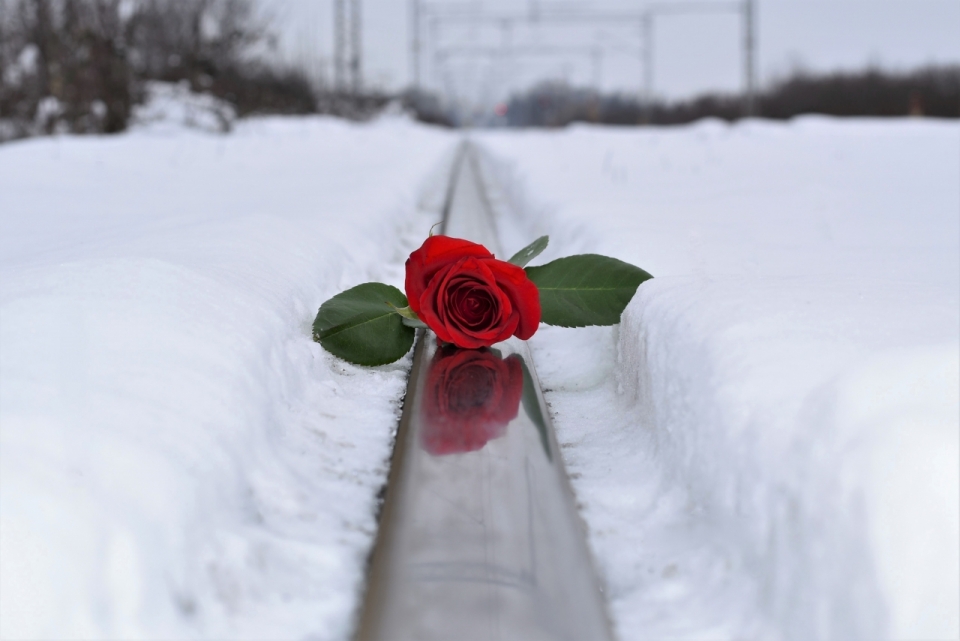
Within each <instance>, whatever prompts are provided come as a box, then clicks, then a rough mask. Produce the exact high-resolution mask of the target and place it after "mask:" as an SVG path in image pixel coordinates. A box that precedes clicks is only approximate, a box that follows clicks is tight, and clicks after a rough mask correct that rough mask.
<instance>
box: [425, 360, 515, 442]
mask: <svg viewBox="0 0 960 641" xmlns="http://www.w3.org/2000/svg"><path fill="white" fill-rule="evenodd" d="M425 392H426V393H425V394H424V396H423V401H422V402H423V405H422V410H421V412H422V418H423V423H424V425H423V431H422V432H421V441H422V445H423V448H424V449H425V450H426V451H427V452H429V453H430V454H433V455H434V456H442V455H445V454H457V453H464V452H474V451H477V450H480V449H482V448H483V447H484V446H485V445H486V444H487V442H488V441H491V440H493V439H495V438H499V437H500V436H503V435H504V433H505V432H506V427H507V424H508V423H510V421H512V420H513V419H514V418H516V416H517V413H518V412H519V409H520V399H521V397H522V396H523V364H522V361H521V359H520V357H519V356H518V355H516V354H512V355H510V356H508V357H507V358H502V357H501V356H500V355H499V353H497V352H496V351H494V350H490V349H459V348H456V347H453V346H445V347H438V348H437V351H436V352H435V353H434V355H433V358H432V359H431V361H430V365H429V370H428V371H427V380H426V390H425Z"/></svg>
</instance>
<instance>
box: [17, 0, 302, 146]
mask: <svg viewBox="0 0 960 641" xmlns="http://www.w3.org/2000/svg"><path fill="white" fill-rule="evenodd" d="M270 38H271V35H270V33H269V30H268V28H267V24H266V23H265V21H263V20H262V19H260V18H259V17H258V15H257V13H256V11H255V6H254V3H253V0H0V140H2V139H3V138H11V137H20V136H26V135H35V134H41V133H51V132H54V131H68V132H75V133H112V132H117V131H122V130H124V129H125V128H126V127H127V124H128V122H129V120H130V117H131V113H132V108H133V106H134V105H135V104H136V103H137V102H139V101H140V100H141V99H142V98H143V87H144V85H145V83H146V82H147V81H151V80H160V81H169V82H181V83H182V82H186V83H188V85H189V86H190V88H191V89H193V90H194V91H197V92H204V93H208V94H211V95H213V96H215V97H217V98H221V99H223V100H226V101H228V102H230V103H232V104H233V105H234V106H235V108H236V111H237V113H238V114H239V115H246V114H251V113H263V112H269V113H310V112H314V111H316V109H317V95H316V91H315V89H314V87H313V86H312V85H311V83H310V82H309V80H308V79H307V77H306V75H305V74H304V73H303V72H301V71H299V70H296V69H283V68H279V67H277V66H276V65H273V64H270V63H268V62H266V61H265V56H263V54H264V52H265V51H266V50H267V45H268V44H269V41H270Z"/></svg>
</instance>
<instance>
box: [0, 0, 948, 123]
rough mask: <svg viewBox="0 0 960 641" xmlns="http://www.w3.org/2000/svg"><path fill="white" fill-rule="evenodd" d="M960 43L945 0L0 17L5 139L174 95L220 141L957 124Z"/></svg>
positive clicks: (60, 3) (156, 5) (305, 5)
mask: <svg viewBox="0 0 960 641" xmlns="http://www.w3.org/2000/svg"><path fill="white" fill-rule="evenodd" d="M958 33H960V2H957V1H956V0H834V1H829V2H828V1H820V0H657V1H651V2H639V1H633V2H623V1H615V0H610V1H606V0H592V1H573V2H571V1H567V0H526V1H519V0H515V1H513V2H505V1H499V2H498V1H495V0H473V1H467V2H463V1H456V0H405V1H401V0H0V140H3V139H13V138H19V137H24V136H30V135H41V134H48V133H53V132H61V131H69V132H76V133H84V132H87V133H111V132H117V131H123V130H124V129H126V128H127V127H129V126H130V124H131V122H132V121H136V120H137V119H138V118H141V119H142V118H149V117H150V110H149V109H147V110H144V109H142V108H141V109H140V111H139V112H138V107H143V106H144V105H146V104H147V103H149V102H150V101H151V100H153V101H154V103H156V102H157V101H159V100H161V99H162V98H163V96H167V97H170V96H173V95H177V96H179V97H180V103H183V101H184V100H185V99H186V100H188V101H189V100H193V104H194V106H195V108H196V109H197V110H198V111H202V112H204V113H205V115H204V116H203V117H204V118H207V119H208V120H210V121H211V122H212V123H213V124H212V126H213V127H216V128H220V129H223V130H225V129H229V127H230V123H231V122H232V121H233V119H234V118H236V117H243V116H246V115H250V114H269V113H286V114H291V113H300V114H306V113H329V114H336V115H341V116H345V117H350V118H355V119H365V118H370V117H372V116H374V115H375V114H377V113H380V112H381V111H383V110H385V109H386V110H389V111H392V112H397V111H404V112H408V113H410V114H412V115H413V116H415V117H416V118H417V119H419V120H422V121H426V122H432V123H436V124H442V125H445V126H491V127H496V126H547V127H555V126H563V125H566V124H569V123H571V122H577V121H583V122H598V123H608V124H620V125H643V124H675V123H685V122H690V121H693V120H696V119H699V118H704V117H718V118H722V119H725V120H735V119H738V118H741V117H744V116H760V117H766V118H790V117H793V116H795V115H798V114H804V113H822V114H830V115H837V116H904V115H914V116H922V115H924V116H936V117H947V118H956V117H958V116H960V37H958V35H957V34H958ZM154 110H155V109H154ZM198 117H199V116H198Z"/></svg>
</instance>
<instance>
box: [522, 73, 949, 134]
mask: <svg viewBox="0 0 960 641" xmlns="http://www.w3.org/2000/svg"><path fill="white" fill-rule="evenodd" d="M756 109H757V114H756V115H758V116H761V117H764V118H774V119H786V118H792V117H794V116H798V115H801V114H811V113H817V114H825V115H832V116H906V115H926V116H935V117H940V118H960V66H949V67H929V68H925V69H920V70H918V71H914V72H911V73H899V74H898V73H890V72H883V71H879V70H868V71H865V72H861V73H835V74H828V75H813V74H808V73H798V74H796V75H794V76H792V77H790V78H787V79H785V80H782V81H780V82H777V83H775V84H774V85H773V86H771V87H770V88H769V89H767V90H766V91H764V92H762V93H760V94H759V95H758V96H757V104H756ZM743 114H744V101H743V97H742V96H739V95H731V94H726V95H724V94H709V95H705V96H700V97H697V98H694V99H692V100H685V101H678V102H670V103H668V102H660V101H658V102H655V103H653V104H651V105H646V106H643V105H641V104H640V102H639V101H638V100H637V99H636V98H634V97H630V96H625V95H602V94H598V93H596V92H594V91H589V90H584V89H576V88H572V87H569V86H567V85H564V84H560V83H545V84H541V85H538V86H536V87H534V88H533V89H532V90H530V91H528V92H526V93H523V94H520V95H517V96H514V97H513V98H511V100H510V102H509V105H508V109H507V115H506V119H507V123H508V124H509V125H512V126H519V127H531V126H533V127H559V126H563V125H566V124H569V123H571V122H597V123H604V124H617V125H627V124H638V123H650V124H661V125H667V124H682V123H687V122H693V121H695V120H699V119H701V118H708V117H712V118H721V119H723V120H728V121H732V120H736V119H738V118H741V117H743Z"/></svg>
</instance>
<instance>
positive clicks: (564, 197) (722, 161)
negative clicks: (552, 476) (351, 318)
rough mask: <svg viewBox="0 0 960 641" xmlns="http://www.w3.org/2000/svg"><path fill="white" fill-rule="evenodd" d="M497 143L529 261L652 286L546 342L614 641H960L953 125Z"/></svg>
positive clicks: (507, 238)
mask: <svg viewBox="0 0 960 641" xmlns="http://www.w3.org/2000/svg"><path fill="white" fill-rule="evenodd" d="M477 139H478V141H479V142H480V144H481V146H482V148H484V149H485V150H486V151H487V153H488V155H487V160H486V162H485V167H486V170H487V174H488V178H489V177H495V178H496V179H497V180H498V181H499V182H500V183H501V184H502V186H503V188H502V189H501V190H500V192H499V193H497V194H495V201H496V206H497V208H498V209H499V210H500V213H501V235H502V237H503V238H502V241H503V245H504V249H505V250H507V252H508V254H509V252H511V251H514V250H515V249H518V248H519V247H521V246H522V245H523V244H524V243H525V242H527V241H529V240H530V239H532V238H534V237H536V236H538V235H540V234H542V233H549V234H550V235H551V238H552V243H551V248H550V249H549V250H548V252H550V253H548V254H545V255H544V256H543V257H542V258H543V259H544V260H548V259H550V258H552V257H555V256H560V255H565V254H569V253H574V252H597V253H603V254H608V255H612V256H616V257H618V258H621V259H623V260H627V261H629V262H632V263H635V264H637V265H640V266H641V267H644V268H645V269H647V270H648V271H650V272H651V273H653V274H654V276H655V277H656V278H655V279H654V280H652V281H650V282H648V283H645V284H643V285H642V286H641V288H640V290H639V291H638V295H637V296H636V297H635V298H634V300H633V302H632V303H631V305H630V306H629V307H628V309H627V311H626V312H625V314H624V318H623V322H622V324H621V325H620V326H619V327H616V328H611V329H607V328H599V329H580V330H566V329H559V328H541V330H540V332H538V334H537V335H536V336H534V338H533V339H532V340H531V343H532V345H533V348H534V354H535V359H536V361H537V368H538V371H539V373H540V377H541V380H542V381H543V384H544V386H545V388H546V389H547V399H548V402H549V403H550V404H551V408H552V412H553V416H554V420H555V424H556V427H557V430H558V437H559V440H560V442H561V444H562V446H563V448H564V458H565V460H566V462H567V465H568V469H569V471H570V472H571V476H572V477H573V479H574V481H573V482H574V487H575V489H576V492H577V494H578V499H579V500H580V501H581V503H582V505H583V514H584V517H585V519H586V521H587V523H588V525H589V529H590V540H591V545H592V548H593V550H594V553H595V556H596V558H597V562H598V565H599V569H600V573H601V575H602V578H603V580H604V581H605V583H606V586H607V595H608V598H609V601H610V605H611V609H612V613H613V616H614V620H615V624H616V627H617V630H618V633H619V635H620V637H621V639H622V640H623V641H631V640H634V639H665V638H698V639H708V638H709V639H734V638H736V639H741V638H750V639H753V638H756V639H790V640H796V641H809V640H812V639H843V640H854V639H863V640H871V641H872V640H875V639H885V638H898V639H956V638H957V637H958V636H960V610H958V608H960V606H958V603H960V587H958V583H960V578H958V577H960V551H958V541H960V437H958V433H960V125H958V124H957V123H956V122H955V121H954V122H930V121H920V120H915V121H906V120H901V121H869V120H861V121H855V120H847V121H839V120H829V119H823V118H804V119H800V120H798V121H795V122H793V123H789V124H771V123H764V122H747V123H745V124H740V125H737V126H727V125H723V124H720V123H717V122H703V123H700V124H696V125H693V126H689V127H682V128H669V129H645V130H630V129H615V128H605V129H601V128H593V127H586V126H581V127H575V128H571V129H568V130H565V131H561V132H554V133H551V132H526V133H519V134H518V133H486V134H483V135H480V136H477Z"/></svg>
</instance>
